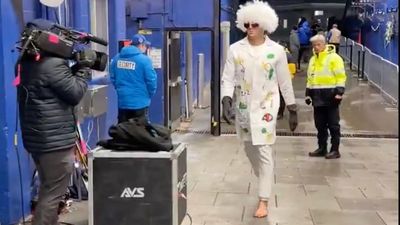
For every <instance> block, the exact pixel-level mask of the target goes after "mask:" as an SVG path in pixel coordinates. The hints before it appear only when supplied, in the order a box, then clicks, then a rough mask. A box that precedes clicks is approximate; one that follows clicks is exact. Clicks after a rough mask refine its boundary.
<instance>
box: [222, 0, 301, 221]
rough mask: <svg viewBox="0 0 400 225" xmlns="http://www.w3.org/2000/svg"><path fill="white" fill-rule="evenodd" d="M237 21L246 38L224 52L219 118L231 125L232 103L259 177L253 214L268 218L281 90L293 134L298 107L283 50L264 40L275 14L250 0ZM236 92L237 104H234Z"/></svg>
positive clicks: (273, 26)
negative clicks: (256, 201) (255, 208)
mask: <svg viewBox="0 0 400 225" xmlns="http://www.w3.org/2000/svg"><path fill="white" fill-rule="evenodd" d="M236 23H237V27H238V28H239V29H241V30H242V31H243V32H246V33H247V37H246V38H244V39H242V40H240V41H238V42H236V43H234V44H232V45H231V46H230V48H229V50H228V54H227V60H226V63H225V67H224V72H223V76H222V87H221V94H222V97H223V99H222V104H223V117H224V119H225V120H226V121H227V122H228V123H232V118H233V116H232V114H231V107H232V104H234V106H233V107H234V108H235V115H236V116H235V118H236V119H235V124H236V132H237V135H238V137H239V138H240V140H241V141H242V146H243V147H244V149H245V151H246V153H247V156H248V158H249V160H250V162H251V164H252V167H253V170H254V172H255V174H256V176H257V177H258V178H259V186H258V188H259V203H258V208H257V210H256V212H255V214H254V216H255V217H257V218H263V217H266V216H267V215H268V200H269V199H270V197H271V196H270V195H271V188H272V183H273V174H274V173H273V167H274V166H273V158H272V148H271V145H272V144H274V142H275V139H276V131H275V129H276V117H277V114H278V109H279V104H280V101H279V100H280V99H279V88H280V89H281V91H282V95H283V97H284V100H285V102H286V103H287V108H288V110H289V125H290V129H291V130H292V131H294V130H295V129H296V127H297V112H296V111H297V107H296V103H295V97H294V94H293V86H292V81H291V76H290V72H289V68H288V62H287V58H286V52H285V50H284V48H283V47H282V46H281V45H279V44H277V43H276V42H274V41H272V40H271V39H269V37H268V34H271V33H272V32H274V31H275V29H276V28H277V26H278V16H277V15H276V13H275V11H274V10H273V9H272V8H271V7H270V6H269V4H268V3H266V2H262V1H258V0H254V1H251V2H248V3H246V4H245V5H244V6H242V7H241V8H240V9H239V10H238V12H237V21H236ZM265 33H266V34H267V35H265ZM234 92H235V94H236V102H235V103H232V96H233V94H234Z"/></svg>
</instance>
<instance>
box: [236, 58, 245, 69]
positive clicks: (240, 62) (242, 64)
mask: <svg viewBox="0 0 400 225" xmlns="http://www.w3.org/2000/svg"><path fill="white" fill-rule="evenodd" d="M235 64H236V65H238V66H240V67H241V68H240V72H241V73H245V72H246V68H245V66H244V59H243V58H241V57H237V58H236V59H235Z"/></svg>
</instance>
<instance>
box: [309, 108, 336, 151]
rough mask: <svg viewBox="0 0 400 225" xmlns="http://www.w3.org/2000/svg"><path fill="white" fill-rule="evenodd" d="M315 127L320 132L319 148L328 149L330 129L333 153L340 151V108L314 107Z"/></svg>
mask: <svg viewBox="0 0 400 225" xmlns="http://www.w3.org/2000/svg"><path fill="white" fill-rule="evenodd" d="M314 121H315V127H316V128H317V130H318V146H319V148H326V146H327V141H328V129H329V132H330V135H331V144H332V147H331V151H339V144H340V124H339V121H340V115H339V106H321V107H314Z"/></svg>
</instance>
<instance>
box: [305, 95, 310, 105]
mask: <svg viewBox="0 0 400 225" xmlns="http://www.w3.org/2000/svg"><path fill="white" fill-rule="evenodd" d="M305 102H306V104H307V105H311V103H312V100H311V97H310V96H307V97H306V99H305Z"/></svg>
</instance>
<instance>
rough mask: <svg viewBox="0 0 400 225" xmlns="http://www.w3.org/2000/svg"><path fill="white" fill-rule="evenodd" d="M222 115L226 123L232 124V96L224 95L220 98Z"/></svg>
mask: <svg viewBox="0 0 400 225" xmlns="http://www.w3.org/2000/svg"><path fill="white" fill-rule="evenodd" d="M222 108H223V111H222V117H223V118H224V120H225V121H226V122H227V123H228V124H233V115H232V113H231V109H232V98H231V97H229V96H225V97H223V98H222Z"/></svg>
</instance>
